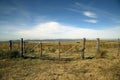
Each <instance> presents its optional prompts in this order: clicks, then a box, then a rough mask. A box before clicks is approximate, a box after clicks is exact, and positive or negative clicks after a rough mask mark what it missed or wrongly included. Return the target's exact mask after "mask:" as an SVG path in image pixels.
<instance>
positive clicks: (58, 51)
mask: <svg viewBox="0 0 120 80" xmlns="http://www.w3.org/2000/svg"><path fill="white" fill-rule="evenodd" d="M58 53H59V60H60V41H59V42H58Z"/></svg>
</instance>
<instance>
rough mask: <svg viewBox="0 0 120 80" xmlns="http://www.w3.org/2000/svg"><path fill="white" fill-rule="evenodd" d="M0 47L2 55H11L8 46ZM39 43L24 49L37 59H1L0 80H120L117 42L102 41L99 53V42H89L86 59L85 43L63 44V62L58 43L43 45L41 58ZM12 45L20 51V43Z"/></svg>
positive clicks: (27, 44) (27, 53) (4, 44)
mask: <svg viewBox="0 0 120 80" xmlns="http://www.w3.org/2000/svg"><path fill="white" fill-rule="evenodd" d="M76 42H80V43H76ZM0 44H1V45H0V56H1V57H2V55H3V53H4V54H9V50H8V46H9V45H8V43H0ZM37 44H38V43H26V47H25V49H26V55H29V56H36V57H37V56H38V58H35V59H32V58H27V59H22V58H12V59H10V58H8V57H4V58H0V80H120V58H119V56H117V53H118V42H117V41H106V40H101V41H100V52H99V54H96V41H94V40H87V42H86V49H85V59H84V60H82V59H81V54H80V53H81V51H80V50H81V48H82V41H72V42H61V46H60V51H61V54H60V55H61V60H58V42H51V43H45V42H44V43H43V48H42V50H43V56H42V57H40V46H39V45H38V46H37V47H34V46H36V45H37ZM75 45H79V46H75ZM13 46H14V47H13V50H19V44H18V43H15V44H14V45H13ZM73 46H75V47H74V48H73V49H71V48H72V47H73ZM67 51H68V52H67ZM1 54H2V55H1ZM3 56H4V55H3ZM39 57H40V58H39Z"/></svg>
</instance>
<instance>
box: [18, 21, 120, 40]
mask: <svg viewBox="0 0 120 80" xmlns="http://www.w3.org/2000/svg"><path fill="white" fill-rule="evenodd" d="M119 30H120V27H119V26H118V27H113V28H110V29H105V30H93V29H85V28H78V27H73V26H65V25H62V24H60V23H58V22H47V23H41V24H39V25H37V26H35V27H33V28H31V29H29V30H21V31H18V32H17V33H18V34H19V36H20V37H23V38H25V39H57V38H61V39H63V38H65V39H66V38H67V39H76V38H83V37H86V38H98V37H99V38H118V37H120V31H119Z"/></svg>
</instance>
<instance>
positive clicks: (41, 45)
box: [40, 41, 42, 57]
mask: <svg viewBox="0 0 120 80" xmlns="http://www.w3.org/2000/svg"><path fill="white" fill-rule="evenodd" d="M40 56H41V57H42V41H41V42H40Z"/></svg>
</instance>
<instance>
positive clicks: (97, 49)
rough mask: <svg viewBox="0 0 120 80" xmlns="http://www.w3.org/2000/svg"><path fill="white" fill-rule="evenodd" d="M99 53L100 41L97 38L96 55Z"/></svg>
mask: <svg viewBox="0 0 120 80" xmlns="http://www.w3.org/2000/svg"><path fill="white" fill-rule="evenodd" d="M99 51H100V39H99V38H97V43H96V54H98V53H99Z"/></svg>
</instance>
